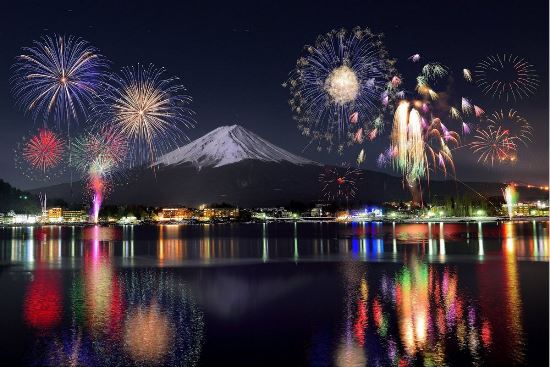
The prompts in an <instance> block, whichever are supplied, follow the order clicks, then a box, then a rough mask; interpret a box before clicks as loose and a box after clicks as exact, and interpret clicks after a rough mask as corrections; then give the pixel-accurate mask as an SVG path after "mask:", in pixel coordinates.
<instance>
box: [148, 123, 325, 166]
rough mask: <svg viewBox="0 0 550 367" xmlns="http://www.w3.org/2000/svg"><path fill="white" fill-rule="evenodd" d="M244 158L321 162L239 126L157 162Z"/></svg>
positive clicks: (210, 135)
mask: <svg viewBox="0 0 550 367" xmlns="http://www.w3.org/2000/svg"><path fill="white" fill-rule="evenodd" d="M245 159H254V160H260V161H264V162H289V163H292V164H296V165H306V164H314V165H319V163H317V162H314V161H310V160H308V159H306V158H302V157H300V156H297V155H295V154H292V153H290V152H288V151H286V150H284V149H282V148H279V147H278V146H276V145H273V144H271V143H270V142H268V141H267V140H265V139H263V138H261V137H259V136H258V135H256V134H254V133H253V132H251V131H250V130H247V129H245V128H243V127H242V126H239V125H232V126H221V127H218V128H217V129H215V130H212V131H211V132H209V133H208V134H206V135H203V136H202V137H200V138H198V139H196V140H194V141H192V142H190V143H189V144H186V145H184V146H182V147H179V148H177V149H175V150H173V151H171V152H170V153H167V154H165V155H163V156H161V157H160V158H159V159H158V160H157V162H156V163H155V165H167V166H168V165H178V164H184V163H191V164H193V165H195V166H197V167H198V168H199V169H200V168H202V167H221V166H225V165H228V164H232V163H236V162H240V161H242V160H245Z"/></svg>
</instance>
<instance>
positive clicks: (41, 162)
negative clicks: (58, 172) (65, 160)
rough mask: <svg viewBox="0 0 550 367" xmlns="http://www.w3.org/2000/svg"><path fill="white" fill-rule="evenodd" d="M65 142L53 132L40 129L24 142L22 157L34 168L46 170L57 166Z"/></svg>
mask: <svg viewBox="0 0 550 367" xmlns="http://www.w3.org/2000/svg"><path fill="white" fill-rule="evenodd" d="M64 144H65V142H64V141H63V139H61V138H60V137H58V136H57V135H56V134H55V133H54V132H52V131H51V130H48V129H40V130H39V131H38V134H36V135H34V136H33V137H31V138H30V139H29V141H27V143H25V145H24V147H23V152H22V153H23V157H24V158H25V160H26V161H27V162H28V163H29V164H30V165H31V166H32V167H33V168H36V169H41V170H42V171H43V172H46V170H47V169H49V168H53V167H55V166H57V165H58V164H59V163H60V162H61V158H62V157H63V152H64V151H65V147H64Z"/></svg>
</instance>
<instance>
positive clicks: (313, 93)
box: [283, 27, 401, 151]
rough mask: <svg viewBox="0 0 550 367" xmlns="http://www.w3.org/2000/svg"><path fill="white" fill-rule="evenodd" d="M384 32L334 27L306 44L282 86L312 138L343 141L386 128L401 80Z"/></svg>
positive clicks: (300, 124)
mask: <svg viewBox="0 0 550 367" xmlns="http://www.w3.org/2000/svg"><path fill="white" fill-rule="evenodd" d="M393 65H394V61H393V60H391V59H389V58H388V53H387V51H386V49H385V48H384V45H383V43H382V37H381V35H377V34H374V33H372V32H371V31H370V30H369V29H368V28H365V29H363V28H359V27H357V28H354V29H353V30H352V31H347V30H345V29H342V30H333V31H330V32H328V33H326V34H323V35H320V36H319V37H318V38H317V41H316V42H315V44H314V45H312V46H306V47H304V52H303V54H302V56H301V57H300V58H299V59H298V61H297V62H296V68H295V69H294V70H293V71H292V72H291V73H290V78H289V80H288V81H287V82H285V83H284V84H283V86H285V87H288V88H289V90H290V100H289V104H290V107H291V109H292V111H293V113H294V118H295V120H297V123H298V128H299V130H300V131H301V132H302V134H303V135H305V136H307V137H309V138H310V139H311V141H316V142H317V143H318V144H319V145H318V149H319V150H321V144H322V143H326V144H328V148H327V149H328V150H330V149H331V148H332V146H333V145H334V144H337V145H338V150H339V151H341V150H342V149H343V147H344V145H345V144H346V143H347V144H353V143H354V142H357V139H356V135H357V131H359V130H360V129H362V130H363V132H362V133H361V135H363V134H368V133H369V132H370V131H371V130H373V129H377V130H378V131H381V130H383V127H384V126H383V125H384V122H383V118H382V117H383V115H384V114H385V112H386V111H387V110H388V109H391V107H392V105H393V103H392V100H393V98H394V92H395V89H396V88H397V86H399V84H400V83H401V80H400V79H399V77H396V76H397V75H396V71H395V69H394V67H393Z"/></svg>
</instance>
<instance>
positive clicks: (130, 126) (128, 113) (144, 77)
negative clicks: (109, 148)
mask: <svg viewBox="0 0 550 367" xmlns="http://www.w3.org/2000/svg"><path fill="white" fill-rule="evenodd" d="M163 73H164V69H162V68H160V69H157V68H155V67H154V66H153V65H149V67H147V68H144V67H143V66H141V65H138V66H137V67H135V68H134V67H127V68H124V69H123V70H122V72H121V74H120V75H118V76H117V75H114V76H112V78H111V82H110V87H109V88H108V89H107V92H106V94H105V95H104V96H102V101H101V105H100V107H99V108H98V111H99V117H98V118H99V119H100V120H101V121H103V123H105V124H107V125H109V126H112V127H113V129H114V131H116V132H118V133H120V134H122V135H123V136H125V137H126V139H127V140H128V143H129V148H130V149H129V155H130V157H131V159H132V164H133V165H140V164H143V163H148V164H153V163H154V162H155V159H156V158H157V157H158V156H159V155H161V154H163V153H165V152H166V151H167V150H168V149H171V148H173V147H175V146H178V145H179V144H180V143H181V142H182V141H184V140H186V139H187V136H186V135H185V133H184V129H185V128H190V127H193V126H194V121H193V118H192V115H193V112H192V111H191V110H190V109H189V103H190V102H191V97H189V96H187V95H185V94H184V92H185V87H183V86H182V85H181V84H179V83H178V82H177V81H178V79H177V78H168V79H165V78H164V77H163Z"/></svg>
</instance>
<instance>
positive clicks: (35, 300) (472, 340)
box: [0, 222, 548, 366]
mask: <svg viewBox="0 0 550 367" xmlns="http://www.w3.org/2000/svg"><path fill="white" fill-rule="evenodd" d="M216 227H217V226H208V227H201V226H159V227H133V226H125V227H85V228H79V227H73V228H70V227H68V228H67V227H63V228H62V227H58V226H51V227H37V228H9V229H7V228H5V229H0V246H1V252H0V261H1V262H2V263H4V264H13V265H16V267H15V268H13V269H14V270H13V272H12V275H11V276H24V275H25V274H30V277H29V278H28V279H27V280H26V285H25V292H24V296H23V299H22V302H21V315H22V320H23V323H24V328H25V330H27V331H26V332H28V333H30V335H31V337H30V339H26V342H27V344H28V345H27V346H26V349H25V356H24V357H23V358H22V360H23V362H24V363H26V364H33V365H66V364H69V365H113V366H119V365H120V366H122V365H130V364H134V365H150V364H157V365H158V364H164V365H185V366H192V365H197V364H200V363H201V360H203V359H205V358H206V356H205V355H204V353H206V352H205V348H206V351H209V352H210V353H216V351H217V349H216V348H220V347H219V345H217V344H216V345H210V344H208V343H209V335H210V336H211V337H213V338H214V339H215V340H219V339H220V338H222V339H223V338H228V339H233V338H235V339H236V340H239V334H238V332H237V334H234V335H233V334H231V335H222V336H220V335H216V333H217V332H218V331H217V329H218V327H220V328H221V329H220V330H222V331H219V333H222V334H223V333H224V332H223V330H224V327H227V326H224V325H225V324H224V323H222V322H221V321H220V320H226V321H225V322H227V320H235V322H238V321H239V320H245V319H246V317H247V315H253V314H254V313H255V312H258V313H263V312H266V314H265V315H263V317H262V323H261V324H254V328H258V333H259V334H258V338H268V336H267V335H268V334H269V330H270V328H275V325H273V324H271V321H270V317H276V315H277V314H276V313H278V312H279V310H278V309H277V307H275V311H274V310H273V309H272V308H270V307H273V306H272V305H273V304H277V303H278V302H282V303H290V304H293V306H295V309H296V310H297V311H296V312H297V315H300V317H299V318H293V320H294V321H293V322H290V321H289V324H288V325H287V327H288V332H289V333H292V330H293V329H296V330H301V333H299V335H302V337H303V335H305V334H308V335H310V336H309V337H306V339H308V340H305V341H304V340H302V339H299V340H296V341H295V342H296V343H298V344H300V343H305V344H307V345H310V347H308V348H305V347H301V348H298V349H297V350H299V351H305V352H301V353H302V354H294V355H293V354H289V355H290V357H289V358H293V359H292V361H296V364H308V365H314V366H330V365H337V366H364V365H394V366H407V365H418V364H421V365H425V366H436V365H463V364H473V365H485V364H493V365H502V364H520V365H521V364H529V361H530V359H529V358H530V356H529V353H528V347H529V343H528V340H529V339H528V335H530V331H529V327H526V324H525V322H524V315H525V310H524V308H525V304H524V301H523V298H522V293H521V282H522V279H521V276H520V268H519V262H521V261H525V260H529V261H535V262H537V261H542V262H547V261H548V222H525V223H511V222H510V223H503V224H500V225H495V224H491V223H481V222H479V223H470V224H467V225H466V224H444V223H433V224H412V225H409V224H388V225H382V224H375V223H369V224H362V225H349V226H340V225H338V227H336V228H335V226H334V225H326V224H324V225H317V224H301V223H300V224H295V223H294V224H285V225H281V224H278V225H271V224H260V225H254V226H253V227H251V228H249V229H248V230H246V231H245V232H242V231H243V228H242V227H241V226H225V228H223V227H224V226H220V227H218V228H216ZM144 230H146V231H147V232H143V231H144ZM155 237H156V238H155ZM288 263H290V264H291V265H292V266H294V268H291V269H288V268H285V269H287V270H281V271H279V270H278V269H279V267H280V266H283V265H284V264H288ZM316 263H317V264H319V263H321V264H323V263H325V264H326V265H323V268H322V270H320V269H319V268H310V267H311V266H313V265H314V264H316ZM226 264H232V265H240V266H238V267H228V268H226V267H223V266H221V265H226ZM308 264H311V265H308ZM465 264H466V265H465ZM186 265H192V266H191V267H186ZM219 266H221V267H219ZM250 266H255V267H259V269H260V268H264V267H269V268H266V269H268V270H265V271H264V272H260V273H257V272H256V270H254V272H253V273H252V274H251V273H248V272H247V271H245V270H244V269H248V268H249V267H250ZM466 266H467V268H465V267H466ZM208 269H211V270H208ZM240 269H243V270H242V271H241V270H240ZM254 269H256V268H254ZM300 269H302V270H300ZM207 270H208V271H210V272H208V271H207ZM182 271H185V273H182ZM326 274H329V275H330V276H329V278H328V279H331V280H329V281H328V282H329V284H327V287H324V286H323V285H318V284H317V283H316V282H317V281H318V280H317V279H320V278H321V276H323V277H325V276H326ZM547 275H548V273H547V272H546V273H545V274H541V275H540V276H541V277H543V276H544V277H545V279H546V280H545V281H546V282H547ZM0 279H2V278H0ZM323 279H325V281H326V278H323ZM540 279H541V282H542V281H543V280H542V278H540ZM332 281H336V282H338V283H339V284H340V285H339V286H338V290H337V291H334V289H336V288H331V287H330V282H332ZM524 282H525V280H524ZM4 284H5V283H4V282H0V285H2V286H4ZM547 286H548V284H547V283H546V288H547ZM317 287H320V288H319V289H323V290H322V291H321V290H319V291H318V293H319V294H315V296H316V297H319V308H320V311H318V312H323V315H324V316H323V317H322V318H321V320H331V319H333V318H334V320H335V321H334V322H328V321H322V322H321V323H322V324H323V327H324V328H325V329H328V330H330V331H329V332H328V334H327V335H326V336H324V337H319V335H318V334H317V333H316V332H315V329H316V328H317V326H318V325H317V324H316V322H313V321H308V317H309V314H308V312H303V311H302V313H300V311H299V310H300V305H301V304H302V303H303V302H304V300H302V299H301V297H300V293H299V292H298V291H297V290H300V289H302V290H305V289H307V288H309V289H317ZM324 288H326V289H327V290H324ZM328 289H332V291H330V292H331V293H329V291H328ZM293 292H298V293H293ZM290 294H293V296H289V295H290ZM334 297H341V301H340V302H338V304H339V306H338V311H336V312H335V310H332V309H330V306H329V305H328V304H325V303H326V302H325V301H324V299H333V298H334ZM546 302H548V301H547V300H546ZM294 304H295V305H294ZM324 304H325V307H326V310H325V309H324V308H323V305H324ZM269 310H270V311H271V313H269V312H268V311H269ZM546 311H548V310H546ZM273 312H275V314H274V313H273ZM546 317H547V316H546ZM208 320H210V324H209V323H208ZM296 320H300V321H303V322H304V324H305V325H300V324H299V322H297V321H296ZM546 320H547V319H546ZM279 322H280V321H279ZM283 322H284V321H283ZM312 325H313V326H312ZM316 325H317V326H316ZM304 328H305V330H308V331H307V332H304V330H303V329H304ZM543 328H545V329H544V330H545V331H546V334H547V332H548V329H547V323H546V325H544V326H543ZM237 330H238V329H237ZM537 330H538V329H537ZM266 333H267V334H266ZM532 333H533V332H531V334H532ZM289 338H291V337H290V336H289ZM29 340H30V341H29ZM246 342H247V340H246V339H245V338H244V337H243V343H242V344H243V345H240V344H239V342H234V348H236V350H235V351H234V353H236V354H239V355H242V353H239V352H238V347H239V346H241V347H243V348H244V350H246V348H245V345H244V344H245V343H246ZM266 345H267V346H265V348H269V347H268V345H269V343H268V342H266ZM223 351H225V352H226V353H227V354H229V356H228V357H227V358H230V356H231V354H230V352H228V351H227V350H223ZM267 353H268V354H267V355H266V356H265V360H261V362H262V363H261V364H263V365H269V364H274V365H276V364H277V363H276V361H277V360H276V359H272V357H273V356H270V355H269V353H283V354H284V353H285V351H284V349H282V350H281V346H280V345H279V346H278V347H273V350H271V349H267ZM221 354H222V355H221V356H220V357H219V359H217V360H216V359H214V361H217V362H219V363H221V364H223V362H224V361H225V362H227V361H231V359H229V360H224V358H225V356H223V353H221ZM258 354H261V353H258ZM304 354H305V355H304ZM270 357H271V358H270ZM14 358H15V357H14ZM280 358H282V357H280ZM545 358H547V356H544V355H542V356H538V357H537V359H536V360H537V361H540V360H541V359H542V360H544V359H545ZM240 360H241V361H242V359H240ZM207 361H210V362H211V361H212V358H211V357H210V358H209V359H207ZM244 361H246V359H244ZM457 361H458V362H457ZM287 362H288V361H287ZM219 363H214V364H218V365H219ZM207 364H208V363H207ZM210 364H212V363H210ZM254 364H256V365H257V364H258V363H252V362H251V363H246V362H245V363H244V364H243V363H241V365H254Z"/></svg>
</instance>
